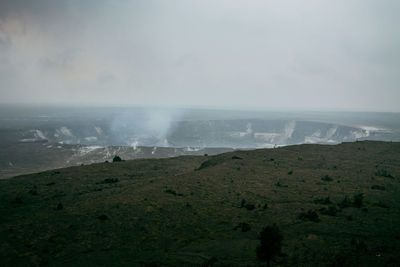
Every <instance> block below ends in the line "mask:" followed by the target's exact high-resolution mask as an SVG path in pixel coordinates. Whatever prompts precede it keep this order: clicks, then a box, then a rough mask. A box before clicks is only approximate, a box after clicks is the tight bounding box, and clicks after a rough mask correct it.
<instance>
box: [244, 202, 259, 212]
mask: <svg viewBox="0 0 400 267" xmlns="http://www.w3.org/2000/svg"><path fill="white" fill-rule="evenodd" d="M244 207H245V208H246V210H254V209H255V208H256V206H255V205H254V204H250V203H247V204H246V205H244Z"/></svg>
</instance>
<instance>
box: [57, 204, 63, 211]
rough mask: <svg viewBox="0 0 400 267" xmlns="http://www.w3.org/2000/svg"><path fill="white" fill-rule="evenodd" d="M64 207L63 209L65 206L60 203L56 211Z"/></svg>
mask: <svg viewBox="0 0 400 267" xmlns="http://www.w3.org/2000/svg"><path fill="white" fill-rule="evenodd" d="M63 208H64V207H63V204H61V203H58V205H57V207H56V210H62V209H63Z"/></svg>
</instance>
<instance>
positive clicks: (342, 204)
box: [338, 196, 352, 209]
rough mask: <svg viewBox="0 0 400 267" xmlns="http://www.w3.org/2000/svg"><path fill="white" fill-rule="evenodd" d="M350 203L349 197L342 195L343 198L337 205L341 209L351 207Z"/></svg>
mask: <svg viewBox="0 0 400 267" xmlns="http://www.w3.org/2000/svg"><path fill="white" fill-rule="evenodd" d="M351 205H352V203H351V201H350V199H349V198H348V197H347V196H346V197H344V199H343V200H342V202H340V203H339V204H338V206H339V207H340V208H342V209H344V208H348V207H351Z"/></svg>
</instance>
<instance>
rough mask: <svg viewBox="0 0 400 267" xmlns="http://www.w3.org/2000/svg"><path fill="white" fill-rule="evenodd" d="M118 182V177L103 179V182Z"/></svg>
mask: <svg viewBox="0 0 400 267" xmlns="http://www.w3.org/2000/svg"><path fill="white" fill-rule="evenodd" d="M118 182H119V180H118V178H106V179H104V180H103V184H114V183H118Z"/></svg>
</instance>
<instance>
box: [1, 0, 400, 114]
mask: <svg viewBox="0 0 400 267" xmlns="http://www.w3.org/2000/svg"><path fill="white" fill-rule="evenodd" d="M399 8H400V2H398V1H392V0H386V1H379V2H377V1H372V0H367V1H361V0H355V1H317V0H310V1H307V2H303V1H295V0H288V1H274V0H269V1H258V0H254V1H238V0H230V1H228V0H220V1H209V0H204V1H178V0H172V1H155V0H151V1H123V0H120V1H107V0H100V1H94V0H93V1H77V0H66V1H54V0H53V1H51V0H36V1H28V0H25V1H23V0H5V1H2V2H1V3H0V49H1V51H0V57H2V59H1V60H0V71H1V72H2V73H0V76H6V74H5V73H8V74H7V76H9V77H19V78H18V79H16V80H14V78H8V79H6V80H5V81H4V82H2V84H1V85H0V92H1V94H2V100H1V101H2V102H13V101H17V102H21V101H22V102H24V101H25V102H29V101H36V102H51V101H56V102H57V97H58V96H62V97H63V99H62V100H59V101H60V102H73V103H85V102H87V101H93V102H99V103H110V104H143V105H198V106H210V105H211V106H232V107H241V108H245V107H249V108H252V107H257V108H278V107H283V108H285V107H286V108H310V109H321V108H332V109H347V110H352V109H361V110H391V111H400V110H399V105H398V104H397V103H396V101H395V99H399V98H400V90H397V88H398V84H399V83H400V77H399V75H398V73H399V67H400V56H399V53H398V52H397V50H398V47H400V28H399V27H397V25H398V24H399V22H400V21H399V20H400V19H399V17H398V15H397V12H396V10H399ZM17 72H18V73H17ZM12 73H14V76H13V75H9V74H12ZM6 88H17V89H16V90H14V91H15V92H18V94H17V93H13V92H14V91H13V90H6ZM77 91H79V93H77ZM21 92H27V94H21ZM32 92H36V94H35V93H32ZM24 95H29V98H27V97H24ZM111 102H112V103H111Z"/></svg>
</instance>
